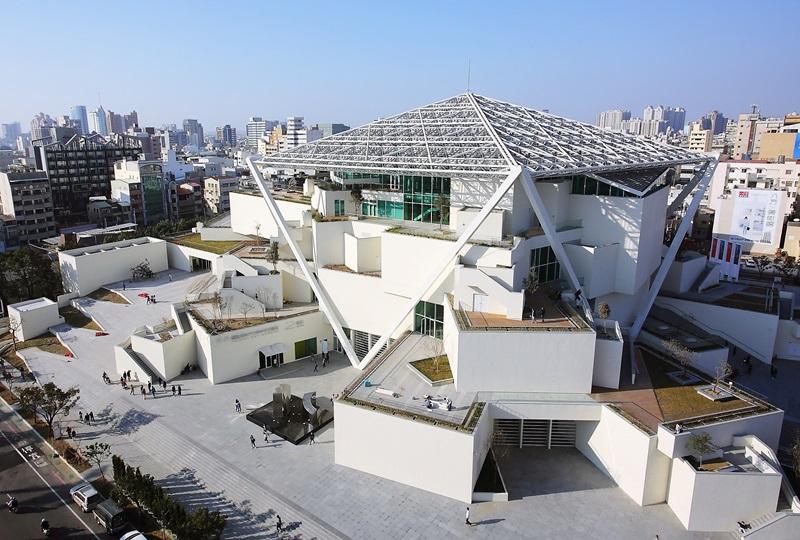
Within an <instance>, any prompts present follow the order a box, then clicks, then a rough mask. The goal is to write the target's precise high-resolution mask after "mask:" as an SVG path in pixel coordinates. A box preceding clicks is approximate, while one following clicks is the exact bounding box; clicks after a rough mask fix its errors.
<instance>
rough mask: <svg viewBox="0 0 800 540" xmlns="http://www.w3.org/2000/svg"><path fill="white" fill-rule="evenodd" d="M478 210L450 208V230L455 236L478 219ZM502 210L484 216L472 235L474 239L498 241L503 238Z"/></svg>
mask: <svg viewBox="0 0 800 540" xmlns="http://www.w3.org/2000/svg"><path fill="white" fill-rule="evenodd" d="M480 211H481V209H480V208H458V207H452V208H451V210H450V229H453V230H455V232H456V234H459V235H460V234H461V233H462V232H464V230H465V229H466V228H467V227H468V226H469V224H470V223H472V221H473V220H474V219H475V218H476V217H478V214H479V213H480ZM504 214H505V212H503V210H497V209H495V210H493V211H492V212H490V213H489V215H488V216H486V219H485V220H484V221H483V223H482V224H481V226H480V227H478V230H477V231H475V234H473V235H472V238H474V239H480V240H493V241H499V240H502V238H503V223H504Z"/></svg>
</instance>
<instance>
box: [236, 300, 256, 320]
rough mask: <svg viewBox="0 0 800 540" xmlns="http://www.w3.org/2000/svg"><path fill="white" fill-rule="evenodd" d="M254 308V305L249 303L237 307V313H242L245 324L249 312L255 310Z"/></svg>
mask: <svg viewBox="0 0 800 540" xmlns="http://www.w3.org/2000/svg"><path fill="white" fill-rule="evenodd" d="M255 307H256V306H255V304H252V303H250V302H242V303H241V305H240V306H239V311H241V312H242V315H243V316H244V320H245V322H246V321H247V314H248V313H250V312H251V311H253V309H255Z"/></svg>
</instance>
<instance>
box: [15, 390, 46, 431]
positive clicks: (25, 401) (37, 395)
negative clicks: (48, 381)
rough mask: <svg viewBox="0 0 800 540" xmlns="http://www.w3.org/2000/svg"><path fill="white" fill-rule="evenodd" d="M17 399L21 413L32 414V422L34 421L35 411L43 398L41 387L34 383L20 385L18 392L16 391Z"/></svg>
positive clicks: (35, 418) (35, 417)
mask: <svg viewBox="0 0 800 540" xmlns="http://www.w3.org/2000/svg"><path fill="white" fill-rule="evenodd" d="M17 399H18V400H19V406H20V408H21V409H22V411H23V413H25V412H27V413H28V414H30V415H31V416H33V422H34V423H36V420H37V416H36V413H37V412H38V410H39V406H40V405H41V403H42V400H43V399H44V391H43V390H42V389H41V387H39V386H36V385H31V386H24V387H22V388H21V389H20V390H19V392H17Z"/></svg>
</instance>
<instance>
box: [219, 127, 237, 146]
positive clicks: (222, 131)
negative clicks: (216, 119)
mask: <svg viewBox="0 0 800 540" xmlns="http://www.w3.org/2000/svg"><path fill="white" fill-rule="evenodd" d="M217 139H218V140H219V141H220V142H222V144H224V145H227V146H236V128H232V127H231V126H230V124H225V125H224V126H220V127H217Z"/></svg>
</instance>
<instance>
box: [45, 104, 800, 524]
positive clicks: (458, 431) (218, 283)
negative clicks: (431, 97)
mask: <svg viewBox="0 0 800 540" xmlns="http://www.w3.org/2000/svg"><path fill="white" fill-rule="evenodd" d="M248 163H249V165H250V168H251V172H252V173H253V176H254V178H255V179H256V182H257V184H258V186H259V190H258V191H254V192H248V191H244V190H240V191H235V192H232V193H231V194H230V207H231V217H230V225H229V226H226V227H198V229H197V230H196V231H195V235H196V236H197V237H198V238H199V239H200V240H202V241H208V242H213V241H219V242H222V241H235V240H237V239H239V240H242V241H243V245H242V246H240V247H237V249H235V250H231V251H229V252H224V253H210V252H208V251H204V250H203V248H202V247H198V245H200V246H202V244H199V243H194V244H190V243H188V242H183V243H182V242H181V240H180V239H177V240H175V241H167V242H159V241H156V240H155V239H145V240H146V241H141V242H140V245H139V246H133V248H132V249H142V250H153V251H158V253H157V254H155V253H153V254H149V255H148V257H149V259H150V261H151V262H153V264H155V265H161V266H164V265H166V266H165V267H167V268H175V269H181V270H187V271H192V270H198V269H206V270H210V272H209V274H208V276H209V278H208V279H209V280H208V283H207V284H206V286H204V287H199V288H197V290H195V291H192V297H191V298H188V297H187V299H186V301H185V302H183V303H180V304H175V305H173V306H172V312H173V321H167V322H165V323H164V326H163V327H143V328H141V329H140V330H139V331H138V332H136V333H134V335H133V336H131V338H130V340H129V341H128V342H126V343H123V344H120V345H119V346H118V347H117V349H118V350H117V366H118V368H119V370H120V371H124V370H125V369H126V366H129V365H138V364H137V363H142V362H144V363H146V364H147V365H148V366H149V368H150V370H151V371H153V372H154V373H155V374H156V375H157V376H159V377H163V378H165V379H167V380H169V379H171V378H173V377H175V376H176V375H178V374H179V373H180V369H181V368H182V367H183V366H184V365H186V364H187V363H195V364H197V365H198V366H199V367H200V369H201V370H202V371H203V373H205V374H206V376H207V377H208V378H209V380H211V382H213V383H221V382H225V381H227V380H231V379H234V378H237V377H241V376H244V375H247V374H252V373H254V372H256V371H257V370H259V369H261V370H263V369H269V368H270V367H271V366H273V365H280V364H281V363H282V362H284V361H285V362H291V361H295V360H296V359H299V358H302V357H305V356H308V355H313V354H317V353H319V352H320V349H319V343H320V342H321V341H322V340H325V339H327V340H328V341H329V342H330V343H331V347H332V349H335V350H337V351H340V352H341V353H342V354H344V355H346V356H347V358H348V359H349V360H350V362H351V364H352V365H353V366H354V367H356V368H358V370H360V371H359V375H358V376H357V377H356V378H355V380H353V381H352V383H351V384H350V385H349V386H348V387H347V388H346V389H345V391H344V392H343V393H342V394H341V395H339V396H337V397H336V399H335V400H334V410H335V424H334V425H335V460H336V463H338V464H341V465H344V466H347V467H351V468H354V469H358V470H360V471H364V472H367V473H370V474H374V475H378V476H381V477H384V478H387V479H390V480H394V481H397V482H401V483H404V484H408V485H411V486H414V487H417V488H419V489H423V490H427V491H430V492H433V493H437V494H440V495H444V496H447V497H451V498H454V499H458V500H460V501H464V502H470V501H479V500H504V498H505V499H506V500H507V493H505V490H504V489H503V488H502V487H501V488H500V489H492V490H488V489H487V490H484V489H483V488H482V487H481V486H480V485H478V484H480V482H479V477H481V474H482V471H484V470H485V469H486V468H487V467H491V466H492V464H493V463H494V462H495V461H496V459H497V456H496V450H497V449H501V448H503V447H517V448H519V447H525V446H539V447H544V448H556V447H573V448H575V449H577V450H578V451H579V452H581V453H582V454H583V455H584V456H585V457H586V458H587V459H589V460H590V461H591V462H592V463H593V464H594V465H596V466H597V467H598V468H599V469H600V470H601V471H603V472H604V473H605V474H606V475H608V476H609V477H610V478H611V479H612V480H613V481H614V482H615V483H616V484H617V485H618V486H619V487H620V488H621V489H622V490H623V491H624V492H625V493H626V494H627V495H628V496H630V497H631V499H632V500H634V501H635V502H636V503H637V504H639V505H651V504H657V503H667V504H668V505H669V506H670V508H671V509H672V510H673V512H674V513H675V514H676V516H677V517H678V519H679V520H680V521H681V522H682V523H683V525H684V526H686V527H687V529H689V530H695V531H732V530H735V529H736V528H737V522H738V521H749V520H754V519H756V518H759V517H760V516H763V515H765V514H774V513H776V510H777V509H778V506H779V499H781V498H783V499H788V500H789V501H790V502H794V503H795V504H797V508H795V510H800V503H798V502H797V500H796V498H795V499H792V494H789V492H787V491H786V489H787V487H786V485H787V484H786V482H785V481H784V478H783V474H782V472H781V468H780V465H779V464H778V463H777V458H776V457H775V449H776V448H777V445H778V440H779V437H780V432H781V425H782V421H783V412H782V411H781V410H779V409H777V408H775V407H773V406H771V405H769V404H768V403H766V402H764V401H762V400H761V399H759V398H757V397H755V396H753V395H750V394H748V393H747V392H744V391H741V390H739V389H738V388H736V387H735V386H729V385H728V384H727V383H725V385H724V386H725V395H724V396H722V397H719V395H721V392H719V391H718V389H717V386H718V385H717V384H713V385H712V384H711V383H710V381H707V379H706V378H705V375H704V374H703V366H699V367H700V369H698V370H694V369H693V370H692V371H691V373H692V374H693V375H692V377H693V379H692V380H691V381H688V379H687V380H684V381H681V382H676V383H675V384H674V386H676V387H677V389H675V388H672V387H671V388H670V391H671V392H673V393H675V392H677V393H678V394H679V395H680V396H682V397H683V398H684V401H683V402H682V403H683V404H684V405H685V407H683V408H681V407H679V406H672V405H671V406H670V407H667V404H666V402H664V403H661V401H659V400H660V399H661V397H662V396H663V394H661V392H662V390H663V389H664V387H665V386H666V385H667V383H665V382H664V381H667V380H673V379H674V378H675V377H676V373H677V374H680V373H681V370H682V368H681V366H680V365H679V362H678V361H677V360H676V359H675V358H671V357H670V355H669V354H668V352H667V349H666V348H665V347H664V346H663V345H664V342H663V340H659V339H657V338H654V337H653V336H655V335H656V334H657V331H656V330H657V329H654V328H653V326H652V325H653V324H654V323H653V321H654V319H653V314H652V313H651V309H652V308H653V305H654V304H656V303H657V298H658V297H659V292H660V290H661V289H662V285H664V284H665V282H666V283H667V288H669V287H671V286H672V287H677V288H680V285H674V283H673V282H675V281H676V279H677V280H678V281H680V278H679V277H678V278H676V277H675V272H676V270H674V269H672V270H671V268H672V267H673V264H674V263H676V260H677V263H678V264H681V263H682V262H683V258H682V257H683V255H681V257H678V252H679V248H680V244H681V241H682V240H683V238H684V236H685V234H686V232H687V229H688V227H689V220H684V222H682V223H681V224H680V225H679V227H678V230H677V232H676V234H675V235H674V238H673V239H672V240H671V242H670V243H669V245H664V229H665V223H666V217H667V215H668V214H669V212H670V208H674V207H677V206H679V205H681V204H683V203H684V200H685V199H686V198H687V196H688V195H689V193H691V192H692V191H694V190H695V188H696V187H699V189H697V190H696V194H695V195H693V196H692V198H691V200H690V201H689V211H687V212H686V214H687V215H694V213H695V211H696V210H697V207H698V205H699V203H700V199H701V198H702V196H703V193H704V191H705V190H706V188H707V187H708V183H709V181H710V179H711V176H712V174H713V172H714V168H715V165H716V162H715V161H713V160H712V159H711V158H709V157H707V156H704V155H701V154H696V153H694V152H689V151H687V150H683V149H680V148H677V147H672V146H667V145H662V144H658V143H655V142H652V141H648V140H644V139H640V138H637V137H635V136H631V135H626V134H622V133H617V132H612V131H607V130H602V129H600V128H598V127H595V126H591V125H587V124H584V123H580V122H577V121H572V120H568V119H565V118H562V117H558V116H554V115H552V114H549V113H544V112H539V111H536V110H533V109H529V108H526V107H522V106H518V105H512V104H509V103H505V102H502V101H498V100H494V99H490V98H487V97H483V96H479V95H476V94H473V93H465V94H461V95H458V96H455V97H453V98H450V99H446V100H443V101H440V102H437V103H433V104H431V105H427V106H423V107H420V108H418V109H414V110H411V111H408V112H405V113H402V114H398V115H395V116H390V117H386V118H383V119H380V120H376V121H374V122H372V123H370V124H367V125H365V126H362V127H359V128H355V129H352V130H349V131H345V132H342V133H338V134H335V135H332V136H329V137H326V138H323V139H320V140H317V141H314V142H312V143H309V144H305V145H303V146H298V147H295V148H291V149H287V150H285V151H282V152H278V153H275V154H272V155H269V156H267V157H258V156H253V157H251V158H248ZM681 166H683V167H684V168H685V167H687V166H688V167H694V170H695V175H694V178H693V179H692V181H690V182H689V184H688V185H686V187H685V189H684V190H683V191H682V192H681V194H680V195H679V196H678V198H677V199H676V200H674V201H672V202H671V203H668V200H667V197H668V194H669V191H670V190H669V187H670V186H672V185H673V182H674V180H675V178H676V176H677V175H676V169H677V168H679V167H681ZM298 171H302V172H303V173H304V174H298ZM286 174H293V175H295V177H296V178H297V177H300V178H304V184H303V188H302V192H299V191H296V190H292V189H289V188H287V187H279V186H278V185H276V184H274V183H273V181H272V178H277V177H279V176H281V175H286ZM273 244H277V249H278V251H279V257H277V259H279V260H277V261H275V259H276V258H275V257H272V258H270V257H268V256H267V255H266V252H268V251H269V250H271V249H272V248H271V246H272V245H273ZM102 247H103V246H97V247H96V248H102ZM96 248H92V249H88V250H82V251H81V249H80V248H79V249H78V250H72V251H71V252H62V254H63V257H62V256H61V254H60V259H61V265H62V274H64V275H66V276H69V279H70V280H71V281H72V282H74V283H75V284H76V285H75V286H73V287H66V288H67V289H68V290H70V291H73V290H74V291H76V292H80V294H81V295H85V294H88V293H89V292H91V291H89V290H87V289H88V288H91V287H92V286H94V284H95V283H97V279H96V278H94V277H91V276H89V277H83V276H82V274H83V273H84V272H89V273H92V272H93V270H92V268H93V267H96V266H97V265H84V266H86V267H87V268H88V269H87V270H84V269H82V268H80V266H81V258H84V257H85V258H87V259H88V258H91V257H96V256H97V255H94V254H93V253H94V251H93V250H95V249H96ZM113 249H115V250H117V252H123V251H124V250H125V249H131V248H128V247H124V248H120V247H118V246H114V248H113ZM162 250H163V255H162V254H161V251H162ZM143 253H144V251H143ZM161 266H159V269H161ZM128 267H130V264H127V263H126V264H125V268H122V269H121V270H120V275H118V276H116V277H113V279H110V278H111V277H112V276H111V275H110V274H108V275H107V274H104V275H103V276H102V279H101V281H102V280H106V282H109V281H113V280H119V279H124V277H123V273H124V272H128ZM123 270H124V272H123ZM105 272H108V270H105ZM698 272H700V270H698ZM687 279H688V278H687ZM692 279H695V280H696V279H698V276H697V275H695V276H694V278H692ZM65 286H66V282H65ZM98 286H99V285H98ZM221 296H222V297H224V305H225V306H227V307H228V310H229V316H228V323H226V324H222V325H219V326H218V325H216V323H215V321H217V320H218V319H219V318H220V317H219V315H218V314H217V316H215V313H214V311H215V310H217V312H219V307H220V306H219V299H220V297H221ZM252 304H257V305H263V311H264V312H269V313H270V315H271V316H269V317H267V316H265V317H263V320H261V319H259V317H258V315H259V314H261V313H260V312H261V308H260V307H256V308H255V309H253V308H252V307H250V310H251V312H250V313H251V314H250V317H249V318H248V317H247V313H245V317H244V318H245V319H248V323H247V324H238V323H237V324H231V323H230V320H231V319H237V318H238V317H237V314H238V315H239V316H240V315H241V312H242V310H243V306H244V307H248V306H251V305H252ZM657 309H658V310H662V311H663V310H669V309H670V305H669V302H661V301H660V302H659V303H658V308H657ZM231 311H232V312H233V313H234V315H233V316H232V317H231V315H230V312H231ZM275 313H277V315H275V316H272V315H274V314H275ZM300 323H302V324H300ZM165 332H166V333H167V334H170V337H169V338H166V339H164V338H163V336H165ZM158 336H162V338H159V337H158ZM640 338H641V339H640ZM168 349H170V350H168ZM278 354H280V355H281V359H280V361H279V362H275V361H274V359H275V358H276V357H277V356H276V355H278ZM267 360H268V361H267ZM128 369H130V368H128ZM706 371H708V370H706ZM706 383H708V384H706ZM711 386H713V389H711V388H710V387H711ZM703 392H705V394H704V393H703ZM711 394H714V395H711ZM709 395H710V397H707V396H709ZM654 403H655V404H656V405H654ZM659 403H660V405H659ZM673 405H674V404H673ZM687 407H688V409H691V411H688V410H687ZM698 434H707V435H708V436H709V437H710V439H711V442H712V446H711V447H709V450H708V453H707V454H706V455H702V456H698V455H697V453H696V452H695V451H694V450H693V449H692V446H691V445H690V440H692V439H693V437H694V436H696V435H698ZM431 452H436V453H437V454H440V455H441V456H443V457H444V458H443V459H430V453H431ZM704 462H706V463H709V462H713V463H722V464H726V465H725V466H724V467H722V466H720V467H719V468H718V469H714V470H712V469H711V468H710V467H708V466H704V465H703V463H704ZM788 489H790V488H788Z"/></svg>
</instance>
